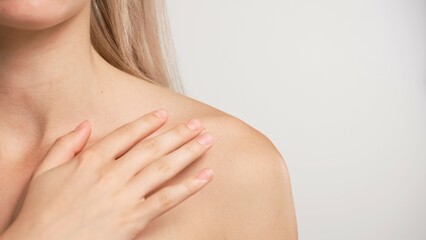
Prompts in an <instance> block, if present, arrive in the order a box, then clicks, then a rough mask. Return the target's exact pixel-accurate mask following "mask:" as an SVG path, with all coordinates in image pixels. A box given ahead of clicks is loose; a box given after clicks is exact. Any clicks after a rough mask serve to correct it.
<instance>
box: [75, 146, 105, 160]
mask: <svg viewBox="0 0 426 240" xmlns="http://www.w3.org/2000/svg"><path fill="white" fill-rule="evenodd" d="M104 158H105V156H104V154H103V153H102V151H101V150H100V149H98V148H94V147H93V148H89V149H87V150H85V151H83V152H82V153H81V155H80V160H81V161H84V162H86V161H93V160H99V159H104Z"/></svg>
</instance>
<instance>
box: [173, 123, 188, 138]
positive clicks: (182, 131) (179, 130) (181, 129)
mask: <svg viewBox="0 0 426 240" xmlns="http://www.w3.org/2000/svg"><path fill="white" fill-rule="evenodd" d="M174 132H175V134H176V135H177V136H178V137H184V136H186V135H188V133H189V132H190V131H189V129H188V128H187V127H186V126H185V125H183V124H181V125H179V126H177V127H176V128H175V130H174Z"/></svg>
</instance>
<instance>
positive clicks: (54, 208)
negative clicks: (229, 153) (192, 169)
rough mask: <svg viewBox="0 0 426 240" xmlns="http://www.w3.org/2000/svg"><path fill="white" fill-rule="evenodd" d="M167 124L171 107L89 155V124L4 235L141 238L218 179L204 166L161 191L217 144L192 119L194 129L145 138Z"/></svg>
mask: <svg viewBox="0 0 426 240" xmlns="http://www.w3.org/2000/svg"><path fill="white" fill-rule="evenodd" d="M166 121H167V112H166V111H165V110H159V111H156V112H152V113H149V114H146V115H144V116H142V117H141V118H139V119H137V120H135V121H133V122H130V123H128V124H125V125H123V126H121V127H119V128H118V129H116V130H115V131H113V132H112V133H110V134H108V135H107V136H105V137H104V138H102V139H101V140H100V141H99V142H97V143H96V144H93V145H92V146H90V147H88V148H87V149H85V150H82V149H83V148H84V146H85V145H86V143H87V140H88V137H89V135H90V124H89V122H88V121H84V122H83V123H81V124H80V125H79V127H77V128H76V130H74V131H72V132H70V133H68V134H67V135H64V136H62V137H60V138H58V139H57V140H56V142H55V143H54V144H53V146H52V147H51V148H50V149H49V151H48V153H47V155H46V157H45V158H44V160H43V162H42V163H41V164H40V166H39V167H38V169H37V170H36V171H35V173H34V175H33V178H32V180H31V182H30V184H29V186H28V192H27V195H26V197H25V200H24V201H23V204H22V208H21V210H20V212H19V213H18V215H17V218H16V220H15V221H14V222H13V223H12V224H11V226H10V227H9V228H8V229H7V230H6V232H5V233H4V236H3V238H4V239H5V240H8V239H11V240H21V239H45V240H59V239H60V240H64V239H67V240H68V239H69V240H74V239H75V240H77V239H78V240H85V239H87V240H89V239H90V240H94V239H103V240H108V239H111V240H118V239H123V240H129V239H133V238H134V237H136V236H137V235H138V233H140V232H142V231H143V230H144V229H145V228H146V227H147V225H148V224H149V223H150V222H151V221H152V220H153V219H155V218H156V217H158V216H160V215H162V214H163V213H165V212H166V211H168V210H170V209H171V208H173V207H175V206H177V205H178V204H179V203H181V202H183V201H184V200H186V199H187V198H189V197H190V196H192V195H193V194H195V193H196V192H198V191H199V190H201V189H202V188H203V187H204V186H206V184H207V183H208V182H210V180H211V179H212V171H211V170H210V169H204V170H202V171H200V172H199V173H198V174H197V176H193V177H189V178H187V179H185V180H183V181H182V182H180V183H178V184H176V185H173V186H169V187H166V188H162V189H157V188H158V187H159V186H161V184H163V183H165V182H166V181H167V180H169V179H171V178H172V177H173V176H175V175H176V174H178V173H179V172H180V171H182V170H183V169H184V168H186V167H187V166H188V165H189V164H190V163H191V162H193V161H194V160H196V159H197V158H198V157H200V156H201V155H202V154H203V153H204V152H206V151H207V150H208V149H209V148H210V147H211V146H212V142H211V137H210V136H209V135H208V134H201V135H200V133H201V131H202V129H201V124H200V122H199V121H198V120H193V121H190V122H189V124H190V125H192V126H193V128H194V127H196V126H197V125H198V128H195V129H194V130H192V129H190V127H188V126H187V124H183V123H182V124H179V125H178V126H176V127H174V128H172V129H170V130H168V131H166V132H164V133H161V134H159V135H158V136H155V137H151V138H147V137H148V136H149V135H151V134H152V133H153V132H155V131H156V130H157V129H158V128H160V127H161V126H162V125H163V124H164V123H165V122H166ZM197 123H198V124H197ZM154 190H155V192H154V193H152V192H153V191H154ZM149 194H151V195H149ZM148 195H149V197H146V196H148Z"/></svg>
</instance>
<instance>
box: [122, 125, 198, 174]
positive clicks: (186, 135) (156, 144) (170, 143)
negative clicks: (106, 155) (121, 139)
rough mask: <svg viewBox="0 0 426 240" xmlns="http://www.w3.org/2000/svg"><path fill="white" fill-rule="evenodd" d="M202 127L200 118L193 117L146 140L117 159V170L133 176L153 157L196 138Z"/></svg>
mask: <svg viewBox="0 0 426 240" xmlns="http://www.w3.org/2000/svg"><path fill="white" fill-rule="evenodd" d="M201 127H202V125H201V122H200V121H199V120H198V119H192V120H190V121H188V122H186V123H181V124H179V125H177V126H176V127H174V128H172V129H170V130H168V131H166V132H164V133H161V134H160V135H158V136H156V137H153V138H150V139H147V140H144V141H142V142H140V143H138V144H137V145H136V146H134V147H133V148H132V149H131V150H129V152H127V153H126V154H125V155H124V156H123V157H121V158H120V159H118V161H116V165H117V167H116V169H115V170H117V171H118V172H122V173H127V174H126V175H127V176H129V177H133V176H134V175H135V174H136V173H138V172H139V171H140V170H141V169H143V168H144V167H145V166H146V165H148V164H149V163H150V162H151V161H152V160H153V159H158V158H160V157H163V156H164V155H166V154H168V153H170V152H172V151H174V150H176V149H177V148H178V147H180V146H182V145H183V144H185V143H187V142H189V141H190V140H192V139H194V138H195V137H196V136H198V135H199V134H200V132H201Z"/></svg>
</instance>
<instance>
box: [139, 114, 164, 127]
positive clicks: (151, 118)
mask: <svg viewBox="0 0 426 240" xmlns="http://www.w3.org/2000/svg"><path fill="white" fill-rule="evenodd" d="M142 122H144V123H147V124H148V125H149V126H152V125H157V124H158V123H159V122H160V119H159V118H158V117H157V116H155V114H148V115H146V116H145V117H143V118H142Z"/></svg>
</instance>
